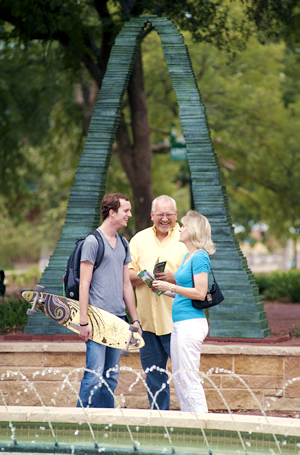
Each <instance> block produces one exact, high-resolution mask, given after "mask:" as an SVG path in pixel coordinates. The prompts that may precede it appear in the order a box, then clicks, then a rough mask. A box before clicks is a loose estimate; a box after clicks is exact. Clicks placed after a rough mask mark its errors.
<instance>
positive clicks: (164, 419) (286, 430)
mask: <svg viewBox="0 0 300 455" xmlns="http://www.w3.org/2000/svg"><path fill="white" fill-rule="evenodd" d="M120 370H121V372H120V373H121V374H122V371H124V372H125V371H130V372H131V373H133V374H134V375H135V380H134V381H133V382H132V383H131V384H130V386H129V389H131V390H132V389H134V387H135V386H136V385H137V384H138V383H141V384H143V386H144V387H145V394H146V391H147V385H146V383H145V380H144V378H143V376H142V374H141V373H140V372H139V371H135V370H134V369H133V368H130V367H122V366H121V367H120ZM83 371H84V368H76V369H73V370H72V371H70V372H69V373H68V374H64V373H63V371H61V370H60V369H59V368H56V369H53V368H48V369H42V370H41V371H36V372H35V373H34V374H33V376H37V375H43V376H45V375H47V374H61V376H62V381H61V383H60V386H59V387H58V388H57V391H56V392H54V394H53V395H54V396H53V398H52V400H51V402H52V404H53V407H52V406H50V407H49V406H45V405H44V403H43V400H42V399H41V397H40V394H39V391H38V390H37V388H36V387H35V385H34V383H33V382H32V381H31V380H29V378H28V377H27V376H26V375H24V374H23V373H22V371H20V370H19V371H10V370H7V371H6V372H5V373H3V374H2V376H1V383H0V396H1V398H2V401H3V406H0V434H1V436H0V450H1V452H3V453H13V452H17V453H51V454H52V453H72V454H73V453H74V454H77V453H78V454H79V453H87V454H90V453H97V452H98V453H100V452H105V454H106V455H112V454H126V455H127V454H131V453H136V454H138V455H144V454H145V455H146V454H158V453H165V454H178V455H183V454H198V455H200V454H201V455H226V454H229V453H230V454H232V453H236V454H244V455H252V454H253V455H254V454H256V455H262V454H267V453H272V454H279V455H290V454H300V419H299V420H298V419H297V418H295V419H287V418H278V417H269V416H267V415H266V410H265V409H264V408H263V406H261V404H260V403H259V402H258V400H257V398H256V397H255V395H254V394H253V392H252V391H251V389H250V388H249V387H248V385H247V384H246V383H245V381H244V380H243V379H242V378H241V377H239V376H238V375H236V374H235V373H233V372H232V371H230V370H225V369H223V368H219V369H218V368H211V369H210V370H209V371H208V372H207V373H202V372H199V375H200V377H201V380H203V379H204V378H205V379H206V380H207V381H209V382H210V383H211V384H212V386H213V388H214V389H215V390H216V391H217V392H218V394H219V395H220V396H221V398H222V400H223V402H224V404H225V405H226V408H227V410H228V413H227V414H217V413H208V414H200V413H183V412H180V411H160V410H159V409H158V408H157V406H155V397H154V408H156V409H150V410H138V409H125V408H123V407H122V406H123V405H124V403H122V396H121V397H120V398H116V397H115V405H116V408H115V409H96V408H85V409H84V408H60V407H57V406H56V399H57V393H58V392H60V391H64V389H65V388H66V386H69V387H71V388H72V389H73V391H74V392H75V393H76V395H77V396H78V393H77V391H76V390H74V387H73V385H72V382H71V377H72V375H74V374H77V373H78V372H81V373H82V372H83ZM218 373H221V374H228V375H230V376H234V377H235V378H236V379H237V380H238V381H241V383H242V384H243V386H244V387H245V388H246V389H247V391H248V392H249V394H252V395H253V398H254V399H255V400H256V401H257V404H258V406H259V408H260V410H261V414H262V415H261V416H253V415H251V416H245V415H234V414H232V413H231V411H230V408H229V406H228V405H227V403H226V400H225V398H224V397H223V395H222V393H221V392H220V389H219V388H218V386H217V385H216V384H215V381H214V380H213V379H212V374H214V375H216V374H218ZM95 374H96V373H95ZM121 374H120V375H121ZM168 375H169V382H170V383H171V382H172V381H173V382H174V381H176V376H175V375H172V374H170V373H168ZM12 376H13V377H15V378H17V377H18V379H21V381H22V391H21V390H19V391H17V396H18V398H17V400H16V403H15V405H14V406H11V405H9V406H8V405H7V403H6V400H5V394H4V392H3V391H4V390H5V380H7V379H9V378H11V377H12ZM297 381H300V377H297V378H294V379H293V380H291V381H288V382H287V383H286V384H285V386H284V387H285V388H288V387H289V386H290V385H291V384H294V383H296V382H297ZM99 386H103V387H107V383H106V381H105V378H100V377H99ZM30 390H31V391H33V392H34V393H35V395H36V397H37V398H38V399H39V402H40V406H38V407H29V406H21V405H20V404H21V402H22V398H24V397H25V401H26V393H27V392H28V391H30ZM281 393H282V391H278V396H280V394H281Z"/></svg>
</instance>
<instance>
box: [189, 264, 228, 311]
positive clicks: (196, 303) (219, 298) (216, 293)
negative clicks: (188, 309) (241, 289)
mask: <svg viewBox="0 0 300 455" xmlns="http://www.w3.org/2000/svg"><path fill="white" fill-rule="evenodd" d="M210 269H211V273H212V275H213V283H212V286H211V289H210V290H208V291H207V296H206V297H205V300H192V305H193V307H194V308H196V309H197V310H205V309H206V308H211V307H212V306H215V305H219V303H221V302H223V300H224V297H223V294H222V291H221V289H220V288H219V285H218V283H217V282H216V279H215V275H214V272H213V270H212V268H210ZM191 272H192V282H193V288H194V287H195V282H194V274H193V260H191Z"/></svg>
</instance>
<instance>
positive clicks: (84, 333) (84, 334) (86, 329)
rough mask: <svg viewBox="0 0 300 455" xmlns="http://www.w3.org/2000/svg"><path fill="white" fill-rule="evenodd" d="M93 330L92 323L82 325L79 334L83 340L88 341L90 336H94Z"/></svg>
mask: <svg viewBox="0 0 300 455" xmlns="http://www.w3.org/2000/svg"><path fill="white" fill-rule="evenodd" d="M92 335H93V330H92V327H91V326H90V324H88V325H85V326H83V327H82V326H80V332H79V336H80V338H81V339H82V340H83V341H88V339H89V338H92Z"/></svg>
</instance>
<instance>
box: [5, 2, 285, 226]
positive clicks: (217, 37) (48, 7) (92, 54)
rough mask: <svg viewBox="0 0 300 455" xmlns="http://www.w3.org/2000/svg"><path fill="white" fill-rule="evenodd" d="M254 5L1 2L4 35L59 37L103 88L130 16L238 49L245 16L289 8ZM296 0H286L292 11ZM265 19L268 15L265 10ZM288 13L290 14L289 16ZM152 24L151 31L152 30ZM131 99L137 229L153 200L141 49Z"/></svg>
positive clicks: (125, 156) (122, 147)
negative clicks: (155, 19) (159, 20)
mask: <svg viewBox="0 0 300 455" xmlns="http://www.w3.org/2000/svg"><path fill="white" fill-rule="evenodd" d="M246 6H247V8H248V10H246V12H245V13H244V12H243V11H242V12H241V13H240V14H239V15H238V16H236V17H230V15H229V11H230V8H229V6H228V3H227V1H225V0H222V1H220V2H213V1H206V2H203V1H202V0H194V1H185V2H182V1H181V0H174V1H172V2H167V1H164V2H162V1H159V2H158V1H156V0H150V1H147V2H144V1H143V0H132V1H127V0H118V1H115V2H112V1H108V0H105V1H104V0H94V1H93V2H88V1H87V0H83V1H81V2H77V1H75V0H64V1H63V2H58V1H57V0H49V1H47V2H44V1H43V0H4V1H2V3H1V6H0V13H1V14H0V16H1V35H0V38H2V39H4V40H6V41H7V40H12V39H14V40H18V41H19V42H20V43H22V44H24V45H25V46H28V45H29V43H31V42H32V41H35V40H39V41H41V42H42V43H44V45H45V46H46V47H47V46H50V45H51V46H52V45H53V43H55V42H56V43H59V48H58V53H59V58H61V59H62V61H63V62H64V65H65V68H66V69H70V68H72V69H73V70H76V71H78V70H80V68H82V67H84V68H86V69H87V70H88V72H89V73H90V75H91V77H92V78H93V79H94V80H95V81H96V83H97V85H98V87H99V88H100V87H101V83H102V79H103V75H104V73H105V69H106V65H107V62H108V58H109V54H110V50H111V47H112V45H113V42H114V38H115V36H116V34H117V33H118V31H119V30H120V27H121V25H122V23H123V21H124V20H127V19H129V17H130V16H136V15H140V14H143V13H144V14H147V13H151V14H158V15H165V16H167V17H168V18H169V19H173V20H174V21H175V23H176V24H177V25H178V26H179V27H180V28H181V29H182V30H190V31H191V33H192V35H193V37H194V39H196V40H201V41H208V42H211V43H213V44H216V45H217V46H219V47H220V48H221V47H227V48H229V47H232V46H237V45H241V43H244V41H245V39H246V37H247V36H248V35H249V34H250V33H251V28H253V27H252V26H251V25H248V22H247V21H246V20H245V18H246V16H245V14H247V13H248V14H249V15H250V16H251V18H253V19H254V20H255V21H256V23H257V24H258V25H261V24H263V26H264V28H266V21H265V20H264V21H260V20H259V17H260V16H261V15H262V14H264V13H265V11H267V12H268V14H269V15H270V18H271V19H270V21H269V22H268V24H267V25H270V23H271V24H272V21H273V19H274V18H279V16H280V14H281V16H282V11H279V12H278V11H277V10H276V8H273V7H272V2H262V3H257V2H256V1H255V0H251V1H250V0H249V2H246ZM292 6H293V3H292V2H288V1H287V2H286V3H284V5H283V9H284V11H285V10H286V11H288V12H289V11H290V10H291V8H292ZM264 17H265V16H264ZM286 17H288V14H287V13H286V14H285V15H284V18H286ZM150 30H151V28H150V29H147V30H146V31H145V33H144V36H146V35H147V33H149V31H150ZM128 102H129V109H130V116H131V123H130V130H131V131H129V126H128V123H126V121H125V117H124V115H122V118H121V122H120V127H119V130H118V133H117V143H118V150H119V154H120V160H121V162H122V164H123V166H124V169H125V171H126V174H127V176H128V178H129V181H130V183H131V186H132V190H133V200H134V206H135V213H136V228H137V230H140V229H143V228H144V227H146V226H147V225H148V224H149V220H148V213H149V210H150V203H151V200H152V198H153V190H152V187H151V158H152V150H151V143H150V139H149V137H150V128H149V124H148V116H147V101H146V96H145V89H144V80H143V68H142V60H141V54H139V55H138V57H137V61H136V65H135V67H134V70H133V74H132V77H131V80H130V83H129V87H128Z"/></svg>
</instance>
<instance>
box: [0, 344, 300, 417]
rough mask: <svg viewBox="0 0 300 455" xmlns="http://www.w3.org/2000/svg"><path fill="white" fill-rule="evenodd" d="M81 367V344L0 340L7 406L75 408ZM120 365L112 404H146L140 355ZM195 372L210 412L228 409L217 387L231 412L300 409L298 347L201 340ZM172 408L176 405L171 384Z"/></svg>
mask: <svg viewBox="0 0 300 455" xmlns="http://www.w3.org/2000/svg"><path fill="white" fill-rule="evenodd" d="M84 366H85V345H84V343H68V342H64V343H48V344H45V343H33V342H31V343H0V379H1V382H0V389H1V391H2V393H3V396H4V399H5V402H6V404H8V405H11V406H13V405H24V406H25V405H26V406H40V405H41V400H42V402H43V404H44V405H45V406H64V407H68V406H71V407H72V406H76V402H77V395H76V393H78V390H79V386H80V380H81V377H82V374H83V373H82V371H81V368H84ZM121 369H122V370H121V373H120V376H119V384H118V387H117V389H116V400H117V401H118V403H116V405H117V404H120V405H121V406H122V407H128V408H141V409H142V408H148V400H147V395H146V390H145V386H144V384H143V382H142V379H145V375H144V373H143V371H142V368H141V364H140V360H139V353H138V352H134V353H132V354H131V355H130V356H129V357H122V358H121ZM168 370H169V371H170V372H171V364H170V363H169V364H168ZM200 371H201V372H203V373H206V374H207V375H208V378H204V388H205V393H206V398H207V402H208V408H209V410H211V411H220V410H226V409H227V407H226V405H225V403H224V402H223V400H222V398H221V397H220V395H219V393H218V390H219V391H220V392H221V394H222V396H223V397H224V399H225V400H226V402H227V403H228V405H229V407H230V409H231V410H241V411H254V410H258V409H259V408H260V406H262V407H263V408H264V409H266V410H270V411H271V410H272V411H280V412H283V411H287V412H288V411H299V409H300V347H283V346H280V347H275V346H249V345H234V346H231V345H222V346H216V345H209V344H205V345H203V347H202V355H201V366H200ZM230 372H231V373H230ZM237 375H238V376H237ZM138 377H139V380H138V381H137V379H138ZM295 378H298V379H299V380H298V381H297V380H296V379H295ZM209 379H210V380H212V381H213V382H214V384H215V386H216V387H214V386H213V384H212V383H211V382H210V381H209ZM293 379H294V380H293ZM241 380H242V381H244V382H245V383H246V384H247V385H248V386H249V387H250V388H251V393H250V392H249V391H248V390H247V387H246V385H245V384H244V383H242V382H241ZM134 383H135V384H134ZM132 384H134V386H132ZM131 386H132V387H131ZM216 388H218V390H217V389H216ZM171 409H179V407H178V401H177V398H176V394H175V390H174V386H173V382H172V383H171Z"/></svg>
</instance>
